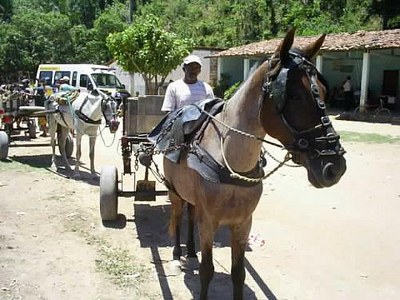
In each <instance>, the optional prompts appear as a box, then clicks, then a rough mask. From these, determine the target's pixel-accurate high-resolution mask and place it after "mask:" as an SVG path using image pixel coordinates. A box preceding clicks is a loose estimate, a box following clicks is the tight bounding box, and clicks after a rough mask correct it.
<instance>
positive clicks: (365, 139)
mask: <svg viewBox="0 0 400 300" xmlns="http://www.w3.org/2000/svg"><path fill="white" fill-rule="evenodd" d="M339 134H340V137H341V139H342V140H343V141H346V142H359V143H368V144H400V137H393V136H391V135H382V134H378V133H361V132H353V131H340V132H339Z"/></svg>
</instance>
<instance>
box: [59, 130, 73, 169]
mask: <svg viewBox="0 0 400 300" xmlns="http://www.w3.org/2000/svg"><path fill="white" fill-rule="evenodd" d="M59 128H60V130H59V131H58V134H59V135H60V138H59V139H58V142H59V143H60V144H59V145H58V146H59V149H60V152H61V157H62V160H63V162H64V166H65V169H66V170H67V171H71V170H72V169H71V166H70V164H69V161H68V158H67V154H66V152H65V143H66V139H67V135H68V128H67V127H64V126H59Z"/></svg>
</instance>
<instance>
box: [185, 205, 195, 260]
mask: <svg viewBox="0 0 400 300" xmlns="http://www.w3.org/2000/svg"><path fill="white" fill-rule="evenodd" d="M187 209H188V236H187V238H188V239H187V243H186V247H187V256H188V257H195V258H197V255H196V249H195V244H194V219H195V206H194V205H192V204H190V203H188V204H187Z"/></svg>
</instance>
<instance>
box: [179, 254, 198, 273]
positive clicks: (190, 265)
mask: <svg viewBox="0 0 400 300" xmlns="http://www.w3.org/2000/svg"><path fill="white" fill-rule="evenodd" d="M182 264H183V266H182V267H183V268H184V269H186V270H196V269H198V268H199V260H198V258H197V256H186V257H185V260H184V261H183V262H182Z"/></svg>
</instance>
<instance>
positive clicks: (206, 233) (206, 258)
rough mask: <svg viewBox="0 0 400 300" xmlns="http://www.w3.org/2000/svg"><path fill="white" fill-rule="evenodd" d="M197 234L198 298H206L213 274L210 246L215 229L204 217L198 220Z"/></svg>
mask: <svg viewBox="0 0 400 300" xmlns="http://www.w3.org/2000/svg"><path fill="white" fill-rule="evenodd" d="M198 224H199V235H200V249H201V263H200V268H199V273H200V283H201V289H200V299H201V300H205V299H207V293H208V286H209V285H210V281H211V279H212V278H213V276H214V264H213V257H212V246H213V241H214V233H215V229H214V226H213V225H212V224H211V223H208V222H206V221H205V220H204V219H200V220H199V223H198Z"/></svg>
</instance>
